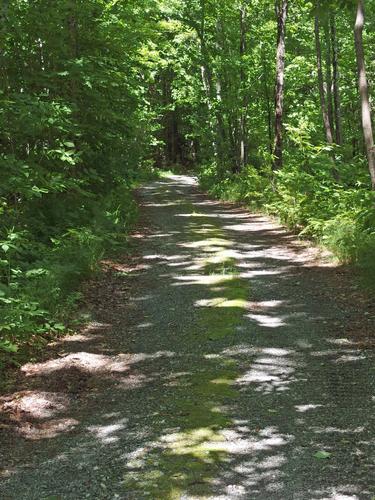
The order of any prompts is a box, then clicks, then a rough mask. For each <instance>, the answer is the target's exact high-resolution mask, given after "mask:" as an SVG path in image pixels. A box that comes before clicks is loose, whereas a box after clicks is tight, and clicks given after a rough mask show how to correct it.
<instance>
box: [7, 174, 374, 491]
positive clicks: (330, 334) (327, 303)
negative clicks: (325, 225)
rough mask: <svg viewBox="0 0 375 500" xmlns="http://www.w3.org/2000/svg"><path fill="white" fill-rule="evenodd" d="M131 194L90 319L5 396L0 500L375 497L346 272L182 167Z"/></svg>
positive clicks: (365, 387) (370, 420)
mask: <svg viewBox="0 0 375 500" xmlns="http://www.w3.org/2000/svg"><path fill="white" fill-rule="evenodd" d="M139 196H140V202H141V206H142V208H141V215H142V221H143V223H144V225H145V231H143V232H140V233H138V234H137V235H134V241H135V242H136V246H137V248H138V253H139V255H138V257H137V259H136V263H135V264H134V265H129V264H128V263H126V262H118V263H107V266H108V269H110V271H108V273H107V277H105V278H104V279H103V280H102V282H100V281H99V283H98V284H97V285H98V286H97V287H96V290H95V292H94V293H95V294H96V300H97V307H96V309H97V310H96V315H97V318H96V319H97V321H96V322H95V323H92V324H91V325H90V326H89V327H88V328H87V329H86V331H84V332H82V333H81V334H80V335H76V336H73V337H68V338H67V339H65V340H64V341H62V342H58V343H56V344H55V345H54V346H53V347H52V348H51V351H50V352H49V355H48V359H46V360H44V361H42V362H40V363H35V364H31V363H30V364H28V365H26V366H24V367H23V368H22V376H21V378H20V381H19V384H20V385H19V392H18V394H16V397H15V395H14V394H13V395H8V397H7V398H3V410H4V411H5V413H6V414H8V416H9V418H10V419H11V420H12V421H13V422H15V424H16V425H17V432H15V431H14V430H13V428H12V427H8V426H7V425H4V426H3V427H4V429H3V430H4V432H3V437H2V438H1V441H0V446H1V448H0V474H1V476H0V477H1V481H0V498H4V499H17V500H20V499H35V500H36V499H38V500H40V499H83V498H93V499H114V498H126V499H127V498H129V499H136V500H139V499H143V498H152V499H180V498H181V499H182V498H183V499H193V498H217V499H236V498H240V499H251V500H253V499H258V498H259V499H280V500H289V499H298V500H299V499H300V500H310V499H311V500H312V499H362V498H363V499H371V498H372V497H373V496H375V470H374V458H375V457H374V454H375V446H374V430H375V428H374V419H375V414H374V409H373V403H374V385H375V384H374V352H373V350H371V349H359V347H358V343H357V342H356V341H355V340H354V339H353V338H351V337H350V335H349V333H348V332H349V330H350V329H353V328H354V329H355V328H356V325H357V326H358V328H366V329H369V330H370V331H371V328H372V327H373V322H372V320H371V318H370V317H369V316H364V311H363V310H361V307H362V306H361V305H360V304H357V303H356V302H353V304H352V305H350V304H349V305H348V302H346V303H345V305H343V304H344V303H342V302H340V300H339V299H335V298H334V297H335V296H337V292H340V294H343V292H344V295H345V292H347V293H346V294H349V293H351V291H352V290H351V289H350V290H349V287H350V283H349V282H348V280H347V278H346V277H341V276H338V274H337V273H338V270H337V268H334V267H333V266H331V265H329V263H328V262H325V261H324V260H319V258H318V255H317V251H316V249H313V248H311V247H309V246H308V245H306V244H303V243H301V242H298V241H297V240H296V238H295V237H293V236H292V235H290V234H288V233H287V232H286V231H285V230H283V229H282V228H280V227H278V226H277V225H275V224H274V223H272V222H271V221H270V220H269V219H267V218H265V217H262V216H260V215H255V214H250V213H249V212H247V211H246V210H244V209H242V208H239V207H236V206H234V205H229V204H222V203H219V202H216V201H212V200H209V199H208V198H207V197H206V196H205V195H203V194H202V193H201V192H200V191H199V190H198V189H197V187H196V185H195V181H194V180H193V179H192V178H190V177H185V176H169V177H167V178H165V179H162V180H159V181H156V182H153V183H151V184H149V185H146V186H144V187H143V188H142V189H141V190H140V193H139ZM338 284H341V289H339V290H338V286H339V285H338ZM345 287H347V289H346V288H345ZM350 327H351V328H350ZM22 384H23V386H22ZM21 389H23V390H21ZM0 430H1V429H0ZM317 452H323V453H320V454H319V453H318V455H317V456H315V454H316V453H317ZM325 452H326V453H327V454H326V455H325V454H324V453H325ZM328 454H330V455H329V456H328Z"/></svg>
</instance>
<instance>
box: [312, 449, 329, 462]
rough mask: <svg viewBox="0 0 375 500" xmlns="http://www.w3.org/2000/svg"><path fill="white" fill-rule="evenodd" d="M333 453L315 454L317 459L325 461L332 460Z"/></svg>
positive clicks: (319, 452)
mask: <svg viewBox="0 0 375 500" xmlns="http://www.w3.org/2000/svg"><path fill="white" fill-rule="evenodd" d="M331 455H332V453H329V452H328V451H317V452H316V453H315V454H314V457H315V458H318V459H319V460H325V459H327V458H331Z"/></svg>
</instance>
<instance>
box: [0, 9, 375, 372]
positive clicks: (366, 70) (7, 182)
mask: <svg viewBox="0 0 375 500" xmlns="http://www.w3.org/2000/svg"><path fill="white" fill-rule="evenodd" d="M364 7H365V8H366V12H364ZM364 14H366V17H365V18H364ZM374 19H375V2H374V1H373V0H367V1H366V2H365V5H364V2H362V1H359V2H356V1H351V0H346V1H341V2H340V1H333V0H332V1H323V0H322V1H320V2H316V3H313V2H307V1H303V0H293V1H291V0H289V2H288V0H276V1H273V0H252V1H250V0H215V1H213V0H169V1H166V0H165V1H164V0H128V1H126V2H124V1H120V0H111V1H108V0H60V1H58V2H56V1H51V0H3V2H2V4H1V7H0V47H1V49H0V364H1V363H2V362H3V363H5V362H7V363H8V362H9V361H12V362H14V363H17V362H18V360H19V359H20V356H21V357H22V356H24V355H25V353H28V352H29V349H30V347H32V348H35V346H37V347H43V346H44V345H45V344H46V343H47V342H48V341H49V340H50V339H51V337H52V336H54V335H56V334H57V333H59V332H63V331H65V330H66V328H67V326H68V325H69V323H70V322H71V318H72V312H73V310H75V309H77V306H78V305H79V303H80V299H81V292H80V286H81V283H82V281H83V280H85V279H87V278H88V277H89V276H90V275H92V274H93V273H95V272H97V271H98V269H99V262H100V260H101V259H102V257H103V255H104V254H105V253H106V252H109V251H110V252H114V251H116V249H118V250H119V251H122V252H124V251H126V242H127V235H128V234H129V232H130V231H131V228H132V227H133V224H134V222H135V220H136V215H137V207H136V203H135V201H134V198H133V190H134V187H135V186H136V185H137V183H139V182H142V181H143V180H146V179H148V178H150V177H155V176H157V175H159V174H158V173H157V172H158V169H159V170H160V169H164V170H165V169H168V168H172V167H173V168H176V166H178V168H179V169H180V170H182V171H191V172H192V173H194V174H197V175H198V177H199V180H200V183H201V186H202V187H203V188H204V189H205V190H206V191H208V192H209V193H210V194H211V195H213V196H216V197H219V198H222V199H225V200H231V201H241V202H245V203H246V204H247V205H248V206H249V207H251V208H252V209H254V210H262V211H263V212H268V213H270V214H274V215H277V216H278V217H279V218H280V219H281V221H282V222H283V223H285V224H286V225H288V226H289V227H290V228H292V229H293V230H294V231H296V232H298V233H300V234H301V235H302V236H305V237H308V238H312V239H314V240H315V241H317V242H319V243H321V244H323V245H324V246H326V247H327V248H329V249H330V250H332V251H333V253H334V254H335V255H336V256H337V257H338V258H339V259H340V260H341V262H343V263H350V264H355V266H357V268H358V269H360V270H361V276H362V277H363V278H364V279H365V281H366V284H367V285H371V284H373V283H374V280H375V212H374V201H375V199H374V186H375V157H374V155H375V152H374V151H375V150H374V143H373V132H372V123H371V100H370V98H369V95H370V94H371V87H372V85H373V82H374V79H375V58H374V54H375V23H374V21H373V20H374ZM363 28H364V30H363ZM124 249H125V250H124ZM353 269H355V267H353Z"/></svg>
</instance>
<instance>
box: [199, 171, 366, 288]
mask: <svg viewBox="0 0 375 500" xmlns="http://www.w3.org/2000/svg"><path fill="white" fill-rule="evenodd" d="M331 168H332V165H331V163H330V162H329V161H326V163H324V161H321V162H320V163H318V162H316V164H314V165H309V166H308V168H307V167H306V166H305V167H304V168H301V165H296V164H293V163H292V164H289V165H286V166H285V167H284V168H283V169H282V170H281V171H279V172H277V173H276V174H275V175H274V174H273V173H272V171H271V168H255V167H252V166H248V167H247V168H246V169H244V170H243V171H242V172H241V173H240V174H227V175H224V176H223V175H220V174H218V169H217V167H216V166H215V165H214V164H211V165H205V166H203V167H201V169H200V172H199V180H200V184H201V186H202V187H203V188H204V189H205V190H206V191H208V192H209V193H210V194H211V195H212V196H214V197H216V198H219V199H222V200H227V201H235V202H236V201H237V202H245V203H246V205H247V206H249V207H250V208H252V209H256V210H260V211H263V212H266V213H268V214H272V215H275V216H277V217H278V218H279V219H280V221H281V222H282V223H284V224H285V225H286V226H288V227H289V228H291V229H293V230H294V231H295V232H297V233H298V234H300V235H301V236H303V237H307V238H310V239H313V240H314V241H317V242H318V243H320V244H323V245H324V246H325V247H326V248H328V249H329V250H331V251H332V252H333V254H334V255H335V256H336V257H338V258H339V260H340V261H341V262H343V263H346V264H355V265H356V266H358V268H360V270H361V271H362V272H361V275H362V277H363V281H364V283H365V285H367V286H369V287H372V288H374V285H373V283H374V282H375V210H374V204H375V194H374V193H373V192H372V191H371V190H370V189H369V186H368V180H367V172H366V169H365V168H364V166H363V165H361V164H358V163H356V164H350V165H340V180H339V181H335V180H334V179H333V177H332V173H331ZM354 179H356V180H354ZM358 179H360V180H358Z"/></svg>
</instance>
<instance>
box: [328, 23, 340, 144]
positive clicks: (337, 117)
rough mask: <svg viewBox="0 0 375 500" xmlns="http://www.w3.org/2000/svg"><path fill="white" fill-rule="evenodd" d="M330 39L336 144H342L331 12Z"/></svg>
mask: <svg viewBox="0 0 375 500" xmlns="http://www.w3.org/2000/svg"><path fill="white" fill-rule="evenodd" d="M330 25H331V41H332V68H333V103H334V110H335V113H334V114H335V132H336V144H338V145H339V146H341V145H342V120H341V99H340V71H339V63H338V47H337V36H336V21H335V15H334V14H333V15H332V16H331V19H330Z"/></svg>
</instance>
